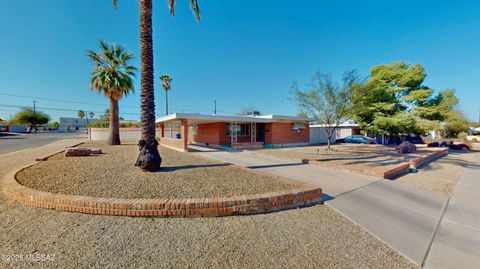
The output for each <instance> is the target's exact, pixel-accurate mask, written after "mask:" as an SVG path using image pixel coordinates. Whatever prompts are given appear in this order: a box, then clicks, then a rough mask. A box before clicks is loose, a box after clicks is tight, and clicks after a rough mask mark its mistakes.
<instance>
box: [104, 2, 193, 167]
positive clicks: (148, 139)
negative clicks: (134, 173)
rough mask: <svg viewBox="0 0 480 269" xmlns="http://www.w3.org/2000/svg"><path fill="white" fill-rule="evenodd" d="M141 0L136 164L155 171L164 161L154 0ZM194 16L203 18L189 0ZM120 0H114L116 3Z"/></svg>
mask: <svg viewBox="0 0 480 269" xmlns="http://www.w3.org/2000/svg"><path fill="white" fill-rule="evenodd" d="M138 2H139V4H140V54H141V66H142V67H141V74H142V78H141V87H142V93H141V116H140V120H141V122H142V125H141V139H140V141H139V142H138V145H139V148H140V153H139V155H138V158H137V161H136V162H135V165H136V166H138V167H140V168H142V169H143V170H146V171H156V170H157V169H158V168H159V167H160V164H161V162H162V159H161V157H160V153H159V152H158V142H157V139H156V137H155V95H154V89H153V83H154V81H153V40H152V0H139V1H138ZM175 2H176V1H175V0H167V4H168V8H169V9H170V15H171V16H175ZM188 3H189V4H190V9H191V10H192V11H193V14H194V16H195V19H196V20H197V22H198V21H200V8H199V7H198V1H197V0H188ZM117 4H118V0H113V5H114V6H115V7H117Z"/></svg>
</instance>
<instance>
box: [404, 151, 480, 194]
mask: <svg viewBox="0 0 480 269" xmlns="http://www.w3.org/2000/svg"><path fill="white" fill-rule="evenodd" d="M472 154H473V153H472V152H469V151H467V150H449V153H448V156H445V157H443V158H441V159H438V160H436V161H434V162H429V163H427V164H425V165H422V166H421V167H420V169H418V171H417V173H409V174H407V175H404V176H402V177H400V178H398V179H397V180H396V182H399V183H403V184H408V185H411V186H414V187H417V188H420V189H424V190H429V191H434V192H438V193H442V194H445V195H448V196H449V195H450V194H451V193H452V191H453V189H454V188H455V185H456V184H457V182H458V180H459V179H460V177H461V176H462V174H463V170H464V168H465V166H467V165H468V163H469V160H470V157H471V156H472Z"/></svg>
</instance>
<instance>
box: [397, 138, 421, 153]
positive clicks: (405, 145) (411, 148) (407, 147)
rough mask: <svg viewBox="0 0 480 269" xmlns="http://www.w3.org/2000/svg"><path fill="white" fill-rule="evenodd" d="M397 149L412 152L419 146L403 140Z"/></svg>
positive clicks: (402, 151)
mask: <svg viewBox="0 0 480 269" xmlns="http://www.w3.org/2000/svg"><path fill="white" fill-rule="evenodd" d="M395 149H396V150H398V152H400V153H410V152H414V151H416V150H417V146H415V145H414V144H412V143H410V142H408V141H403V142H402V143H401V144H400V145H398V146H396V147H395Z"/></svg>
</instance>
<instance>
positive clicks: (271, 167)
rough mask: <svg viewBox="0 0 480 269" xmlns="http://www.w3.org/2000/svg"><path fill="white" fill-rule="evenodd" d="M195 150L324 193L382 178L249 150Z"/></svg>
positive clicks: (346, 190) (328, 193)
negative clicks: (310, 186)
mask: <svg viewBox="0 0 480 269" xmlns="http://www.w3.org/2000/svg"><path fill="white" fill-rule="evenodd" d="M189 148H191V149H193V150H195V151H194V152H192V154H197V155H201V156H204V157H207V158H211V159H215V160H218V161H222V162H227V163H232V164H235V165H239V166H243V167H247V168H250V169H253V170H255V171H260V172H266V173H270V174H272V175H276V176H281V177H284V178H288V179H291V180H295V181H300V182H304V183H308V184H311V185H314V186H320V187H321V188H322V190H323V193H324V194H325V196H326V197H327V198H328V197H334V196H337V195H340V194H342V193H346V192H349V191H352V190H354V189H357V188H360V187H362V186H365V185H368V184H371V183H373V182H377V181H380V180H381V179H379V178H375V177H371V176H366V175H359V174H355V173H352V172H349V171H346V170H335V169H327V168H323V167H318V166H313V165H308V164H303V163H300V162H293V161H289V160H284V159H280V158H275V157H272V156H266V155H263V154H257V153H254V152H250V151H224V150H216V149H209V148H205V147H198V146H191V145H190V146H189Z"/></svg>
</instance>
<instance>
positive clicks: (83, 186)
mask: <svg viewBox="0 0 480 269" xmlns="http://www.w3.org/2000/svg"><path fill="white" fill-rule="evenodd" d="M81 147H99V148H102V150H103V152H104V153H105V154H102V155H99V156H91V157H68V158H67V157H64V155H63V153H62V154H57V155H55V156H52V157H50V158H49V159H48V160H47V161H44V162H40V163H38V164H36V165H34V166H32V167H29V168H27V169H24V170H23V171H21V172H19V173H18V174H17V180H18V181H19V182H20V183H21V184H23V185H25V186H28V187H30V188H33V189H37V190H42V191H47V192H54V193H62V194H74V195H86V196H97V197H116V198H160V197H161V198H186V197H192V198H203V197H225V196H233V195H242V194H257V193H265V192H270V191H279V190H286V189H291V188H295V187H299V186H301V185H300V183H293V182H286V181H285V180H282V179H280V178H278V177H274V176H270V175H265V174H260V173H254V172H250V171H248V170H246V169H244V168H240V167H237V166H234V165H231V164H226V163H222V162H217V161H212V160H207V159H203V158H200V157H197V156H192V155H191V154H186V153H181V152H178V151H175V150H172V149H168V148H165V147H160V151H161V155H162V157H163V162H162V169H161V170H160V171H159V172H155V173H145V172H143V171H141V170H140V169H138V168H136V167H134V166H133V164H134V163H135V159H136V157H137V155H138V149H137V146H136V145H134V144H127V145H121V146H108V145H105V144H100V143H98V142H97V143H94V142H89V143H86V144H83V145H82V146H81Z"/></svg>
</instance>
